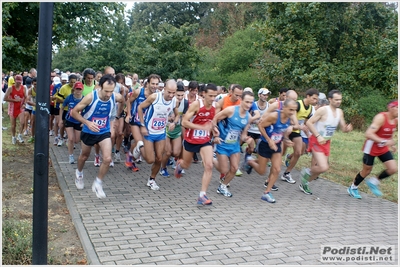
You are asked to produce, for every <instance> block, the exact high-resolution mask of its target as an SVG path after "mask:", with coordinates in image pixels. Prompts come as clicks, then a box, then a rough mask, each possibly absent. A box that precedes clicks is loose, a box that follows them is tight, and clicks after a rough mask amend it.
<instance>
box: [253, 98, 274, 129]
mask: <svg viewBox="0 0 400 267" xmlns="http://www.w3.org/2000/svg"><path fill="white" fill-rule="evenodd" d="M255 104H256V105H257V108H258V110H259V111H260V118H261V117H262V115H263V114H264V113H265V112H266V111H267V109H268V107H269V103H268V102H266V104H267V105H266V106H265V109H263V110H261V109H260V106H259V105H258V102H255ZM259 121H260V119H258V120H256V121H253V123H251V124H250V128H249V132H250V133H255V134H260V129H258V122H259Z"/></svg>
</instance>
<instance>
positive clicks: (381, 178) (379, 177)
mask: <svg viewBox="0 0 400 267" xmlns="http://www.w3.org/2000/svg"><path fill="white" fill-rule="evenodd" d="M389 176H390V174H388V173H387V171H386V170H384V171H383V172H381V174H379V176H378V179H379V180H383V179H385V178H388V177H389Z"/></svg>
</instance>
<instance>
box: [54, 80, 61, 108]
mask: <svg viewBox="0 0 400 267" xmlns="http://www.w3.org/2000/svg"><path fill="white" fill-rule="evenodd" d="M61 86H62V84H61V83H58V84H55V85H54V87H53V90H52V91H51V96H53V95H55V94H57V93H58V91H60V89H61ZM51 103H53V104H52V105H53V107H55V108H56V109H58V108H60V103H58V102H57V101H53V102H51Z"/></svg>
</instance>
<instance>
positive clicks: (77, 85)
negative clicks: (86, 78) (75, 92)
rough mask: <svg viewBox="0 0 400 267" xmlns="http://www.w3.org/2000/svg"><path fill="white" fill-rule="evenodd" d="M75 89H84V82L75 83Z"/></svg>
mask: <svg viewBox="0 0 400 267" xmlns="http://www.w3.org/2000/svg"><path fill="white" fill-rule="evenodd" d="M74 89H83V83H81V82H76V83H75V85H74Z"/></svg>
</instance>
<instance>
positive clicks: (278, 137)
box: [270, 133, 283, 144]
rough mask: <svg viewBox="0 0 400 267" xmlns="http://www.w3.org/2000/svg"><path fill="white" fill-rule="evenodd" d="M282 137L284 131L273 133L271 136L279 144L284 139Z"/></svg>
mask: <svg viewBox="0 0 400 267" xmlns="http://www.w3.org/2000/svg"><path fill="white" fill-rule="evenodd" d="M282 137H283V134H282V133H273V134H272V135H271V137H270V138H271V140H272V141H274V143H275V144H278V143H279V142H280V141H282Z"/></svg>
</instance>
